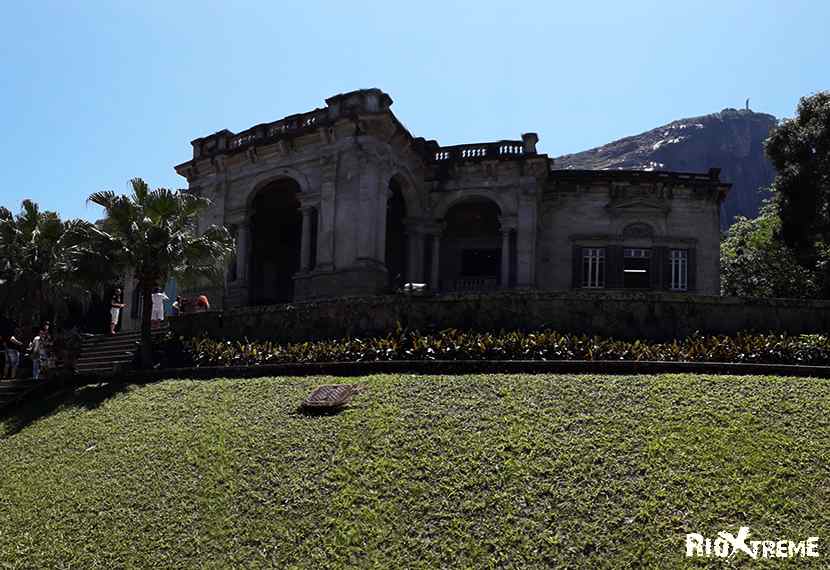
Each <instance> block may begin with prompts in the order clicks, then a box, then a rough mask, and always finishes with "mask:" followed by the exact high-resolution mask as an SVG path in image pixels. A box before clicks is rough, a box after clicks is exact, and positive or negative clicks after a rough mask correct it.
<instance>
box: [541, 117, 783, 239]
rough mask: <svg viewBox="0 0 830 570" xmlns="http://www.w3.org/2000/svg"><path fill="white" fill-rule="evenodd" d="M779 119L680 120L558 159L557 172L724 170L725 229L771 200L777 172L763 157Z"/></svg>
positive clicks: (693, 118)
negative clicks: (728, 186) (727, 185)
mask: <svg viewBox="0 0 830 570" xmlns="http://www.w3.org/2000/svg"><path fill="white" fill-rule="evenodd" d="M777 122H778V120H777V119H776V117H775V116H773V115H769V114H767V113H756V112H754V111H751V110H749V109H741V110H737V109H731V108H727V109H724V110H722V111H720V112H718V113H710V114H708V115H700V116H697V117H688V118H685V119H677V120H675V121H671V122H670V123H666V124H665V125H662V126H660V127H656V128H653V129H651V130H648V131H645V132H642V133H639V134H636V135H630V136H627V137H623V138H621V139H617V140H615V141H611V142H609V143H607V144H604V145H602V146H599V147H595V148H592V149H588V150H585V151H582V152H577V153H572V154H566V155H562V156H559V157H557V158H554V162H553V168H554V169H579V170H645V171H649V170H676V171H681V172H707V171H708V170H709V169H710V168H720V169H721V180H723V181H725V182H730V183H732V189H731V190H730V192H729V195H728V196H727V198H726V200H724V203H723V204H722V206H721V227H722V228H723V229H726V228H728V227H729V226H730V225H731V224H732V222H734V220H735V217H736V216H746V217H750V218H751V217H755V216H757V214H758V211H759V208H760V206H761V203H762V202H763V200H764V199H765V198H767V197H768V196H769V192H768V191H765V190H764V189H765V188H766V187H768V186H769V185H770V184H771V183H772V181H773V179H774V177H775V169H774V168H773V166H772V164H771V163H770V161H769V160H768V159H767V157H766V155H765V154H764V141H765V140H766V138H767V137H768V136H769V132H770V130H771V129H772V128H773V127H774V126H775V125H776V124H777Z"/></svg>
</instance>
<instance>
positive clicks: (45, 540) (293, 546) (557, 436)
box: [0, 375, 830, 569]
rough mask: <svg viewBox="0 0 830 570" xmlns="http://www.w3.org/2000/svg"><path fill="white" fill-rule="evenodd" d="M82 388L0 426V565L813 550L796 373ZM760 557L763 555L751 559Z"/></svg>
mask: <svg viewBox="0 0 830 570" xmlns="http://www.w3.org/2000/svg"><path fill="white" fill-rule="evenodd" d="M337 381H343V380H342V379H332V378H301V379H274V378H268V379H258V380H221V379H220V380H215V381H209V382H194V381H188V380H175V381H167V382H161V383H158V384H153V385H148V386H143V387H130V388H123V389H112V388H109V387H105V386H104V387H87V388H84V389H81V390H78V391H76V392H75V393H74V394H72V395H70V396H67V397H64V398H63V399H62V400H59V401H51V402H46V403H41V404H38V405H37V406H31V407H29V408H27V409H25V410H23V412H21V414H20V415H18V416H17V417H13V418H9V419H7V420H5V421H3V420H0V421H2V422H3V423H0V568H70V567H71V568H148V567H156V568H179V567H181V568H237V567H246V568H248V567H252V568H258V567H276V568H294V567H297V568H351V567H374V568H390V569H398V568H545V567H585V568H596V567H609V568H624V567H642V566H647V567H661V568H674V567H683V566H684V565H686V564H689V565H690V566H694V567H700V566H705V565H706V564H709V565H711V566H712V567H724V566H725V565H726V566H729V565H731V564H735V565H738V566H741V565H748V564H747V563H748V559H747V558H746V557H745V556H744V555H742V554H739V555H738V556H736V557H735V558H733V559H731V560H730V561H726V562H725V561H723V560H721V559H708V560H706V559H697V560H695V561H694V564H691V563H690V562H689V561H687V559H685V558H684V552H685V551H684V539H685V534H686V533H687V532H699V533H701V534H703V535H705V536H707V537H712V538H715V537H716V536H717V533H718V531H720V530H726V531H729V532H732V533H736V532H737V528H738V526H741V525H743V526H750V527H751V532H752V537H751V538H752V539H753V540H754V539H759V540H760V539H792V540H803V539H806V538H807V537H809V536H819V537H820V542H819V551H820V552H821V554H822V558H820V559H818V560H816V559H796V560H790V561H787V560H783V561H781V560H771V561H770V560H768V561H766V563H767V564H771V565H774V566H776V567H781V566H784V567H787V566H790V565H792V566H793V567H800V568H805V567H810V563H814V564H815V565H821V566H825V565H827V564H828V562H827V557H828V556H830V470H828V467H830V445H828V444H829V443H830V396H828V386H829V385H828V383H827V382H826V381H820V380H809V379H782V378H774V377H741V378H738V377H724V376H690V375H663V376H629V377H602V376H556V375H536V376H521V375H477V376H466V377H420V376H413V375H403V376H372V377H367V378H360V379H356V380H355V381H356V382H360V383H362V384H364V385H365V386H366V390H365V391H364V392H363V393H361V394H359V395H358V396H356V398H355V400H354V401H353V402H352V404H351V406H350V407H349V408H348V409H347V410H345V411H344V412H342V413H340V414H338V415H335V416H317V417H307V416H303V415H300V414H298V413H297V411H296V406H297V404H298V403H299V402H300V401H301V400H302V398H303V397H304V396H305V395H306V394H307V393H308V392H309V389H310V388H311V387H312V386H314V385H317V384H319V383H323V382H337ZM756 565H760V566H764V562H760V563H758V562H755V563H753V564H752V566H753V567H755V566H756Z"/></svg>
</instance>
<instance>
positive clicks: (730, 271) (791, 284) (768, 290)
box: [721, 198, 821, 298]
mask: <svg viewBox="0 0 830 570" xmlns="http://www.w3.org/2000/svg"><path fill="white" fill-rule="evenodd" d="M776 201H777V198H773V199H772V200H769V201H767V202H765V203H764V205H763V206H762V207H761V212H760V213H759V215H758V217H757V218H753V219H748V218H745V217H743V216H739V217H738V218H737V219H736V220H735V222H734V223H733V224H732V226H731V227H730V228H729V231H728V233H727V235H726V238H725V239H724V240H723V242H722V243H721V293H722V294H724V295H734V296H738V297H799V298H812V297H817V296H818V295H819V293H820V291H821V276H820V274H819V272H818V271H816V270H815V268H807V267H803V266H802V265H800V264H799V263H798V262H797V261H796V259H795V255H794V254H793V251H792V250H791V249H790V247H789V246H787V244H786V243H784V242H783V241H782V240H781V238H780V233H781V218H780V217H779V215H778V204H777V202H776Z"/></svg>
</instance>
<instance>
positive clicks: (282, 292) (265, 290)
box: [247, 175, 302, 305]
mask: <svg viewBox="0 0 830 570" xmlns="http://www.w3.org/2000/svg"><path fill="white" fill-rule="evenodd" d="M301 193H302V186H301V185H300V184H299V183H298V182H297V180H296V179H294V178H293V177H291V176H282V175H276V176H271V177H269V178H268V179H266V180H263V181H261V182H260V183H259V184H257V185H255V186H254V187H253V189H252V191H251V194H250V196H248V208H247V216H248V219H249V220H250V222H249V223H250V234H251V245H250V248H249V252H248V255H249V259H248V263H247V265H248V267H250V271H249V295H250V303H251V304H253V305H267V304H272V303H281V302H288V301H291V300H293V297H294V275H295V274H296V273H297V272H298V271H299V270H300V263H301V260H300V256H301V245H302V213H301V211H300V199H299V197H300V194H301Z"/></svg>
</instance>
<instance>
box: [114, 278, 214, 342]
mask: <svg viewBox="0 0 830 570" xmlns="http://www.w3.org/2000/svg"><path fill="white" fill-rule="evenodd" d="M150 299H151V301H152V308H151V309H150V323H151V326H152V327H153V328H154V329H155V328H158V327H159V326H160V325H161V323H162V321H164V302H165V301H169V300H170V297H168V296H167V294H166V293H165V292H164V291H163V290H162V289H161V287H155V288H153V293H152V295H151V296H150ZM126 306H127V305H126V303H124V298H123V292H122V290H121V288H120V287H118V288H116V289H115V291H113V294H112V299H111V300H110V327H109V334H110V335H114V334H115V329H116V327H117V326H118V321H119V319H120V318H121V310H122V309H124V308H125V307H126ZM172 309H173V315H180V314H183V313H190V312H194V313H200V312H206V311H209V310H210V302H209V301H208V298H207V295H199V296H198V297H196V299H195V300H190V299H183V298H182V297H179V296H177V297H176V300H175V301H174V302H173V305H172Z"/></svg>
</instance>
